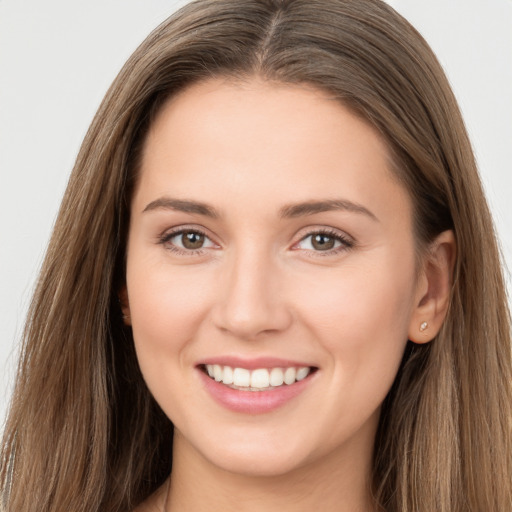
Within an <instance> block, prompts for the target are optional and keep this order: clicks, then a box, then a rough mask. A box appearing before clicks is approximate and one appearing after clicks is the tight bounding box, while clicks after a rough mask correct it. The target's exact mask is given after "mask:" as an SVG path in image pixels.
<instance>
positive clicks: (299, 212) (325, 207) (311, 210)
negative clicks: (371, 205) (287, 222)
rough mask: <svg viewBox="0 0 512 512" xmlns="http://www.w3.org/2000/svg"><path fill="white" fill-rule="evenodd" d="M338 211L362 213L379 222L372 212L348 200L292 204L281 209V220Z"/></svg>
mask: <svg viewBox="0 0 512 512" xmlns="http://www.w3.org/2000/svg"><path fill="white" fill-rule="evenodd" d="M336 210H343V211H347V212H352V213H360V214H363V215H366V216H368V217H370V218H371V219H372V220H375V221H378V219H377V217H376V216H375V214H374V213H372V212H371V211H370V210H368V209H367V208H365V207H364V206H362V205H360V204H357V203H353V202H352V201H348V200H346V199H327V200H324V201H306V202H304V203H297V204H291V205H287V206H284V207H283V208H281V210H280V213H279V214H280V217H281V218H296V217H303V216H307V215H315V214H316V213H322V212H329V211H336Z"/></svg>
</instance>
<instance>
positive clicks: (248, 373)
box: [204, 364, 313, 391]
mask: <svg viewBox="0 0 512 512" xmlns="http://www.w3.org/2000/svg"><path fill="white" fill-rule="evenodd" d="M204 369H205V371H206V373H207V374H208V375H209V376H210V378H211V379H213V380H215V381H216V382H219V383H222V384H225V385H226V386H229V387H230V388H232V389H236V390H240V391H269V390H272V389H276V388H279V387H282V386H290V385H292V384H294V383H295V382H298V381H301V380H303V379H305V378H306V377H307V376H308V375H309V374H310V373H311V371H312V370H313V368H311V367H309V366H300V367H294V366H290V367H287V368H256V369H254V370H249V369H247V368H238V367H232V366H223V365H220V364H207V365H204Z"/></svg>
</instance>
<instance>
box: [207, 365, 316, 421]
mask: <svg viewBox="0 0 512 512" xmlns="http://www.w3.org/2000/svg"><path fill="white" fill-rule="evenodd" d="M198 371H199V373H200V376H201V378H202V380H203V384H204V386H205V388H206V390H207V391H208V393H209V394H210V395H211V396H212V398H213V399H214V400H215V401H216V402H217V403H218V404H220V405H222V406H223V407H225V408H226V409H229V410H231V411H234V412H239V413H244V414H263V413H266V412H271V411H274V410H275V409H278V408H279V407H282V406H283V405H285V404H286V403H288V402H289V401H290V400H292V399H293V398H295V397H296V396H297V395H299V394H300V393H302V391H304V390H305V389H306V387H307V386H308V385H309V384H310V382H311V376H312V375H311V374H310V375H308V377H306V378H305V379H303V380H300V381H297V382H295V383H293V384H290V385H286V384H285V385H283V386H279V387H276V388H275V389H270V390H268V391H241V390H239V389H233V388H230V387H229V386H226V385H225V384H222V383H220V382H217V381H216V380H214V379H212V378H211V377H209V376H208V375H206V374H205V373H204V372H203V371H202V370H200V369H198Z"/></svg>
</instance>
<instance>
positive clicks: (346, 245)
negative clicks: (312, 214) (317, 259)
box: [292, 226, 356, 256]
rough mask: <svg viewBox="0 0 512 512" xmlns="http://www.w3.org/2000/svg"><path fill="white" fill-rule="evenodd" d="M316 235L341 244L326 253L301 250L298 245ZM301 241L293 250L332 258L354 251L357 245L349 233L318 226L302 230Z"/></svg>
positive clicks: (295, 244)
mask: <svg viewBox="0 0 512 512" xmlns="http://www.w3.org/2000/svg"><path fill="white" fill-rule="evenodd" d="M314 235H325V236H328V237H331V238H334V239H335V240H336V241H337V242H339V243H340V245H338V246H337V247H334V248H332V249H327V250H324V251H321V250H315V249H300V248H299V247H298V245H299V244H300V243H301V242H303V241H304V240H306V239H307V238H309V237H312V236H314ZM299 236H300V239H299V240H298V241H297V242H295V243H294V244H293V246H292V249H293V250H303V251H307V252H309V253H311V254H314V255H315V256H330V255H335V254H338V253H341V252H344V251H347V250H350V249H352V248H353V247H354V246H355V245H356V241H355V240H354V238H353V237H352V236H350V235H348V234H347V233H345V232H343V231H340V230H338V229H335V228H332V227H328V226H318V227H309V228H307V230H302V233H301V234H299Z"/></svg>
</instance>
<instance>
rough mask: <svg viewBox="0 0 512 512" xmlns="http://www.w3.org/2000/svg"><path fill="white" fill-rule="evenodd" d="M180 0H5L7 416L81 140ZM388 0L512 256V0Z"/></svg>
mask: <svg viewBox="0 0 512 512" xmlns="http://www.w3.org/2000/svg"><path fill="white" fill-rule="evenodd" d="M184 3H186V1H171V0H167V1H165V0H107V1H106V0H89V1H88V2H78V1H70V0H45V1H44V2H42V1H40V0H0V235H1V236H0V425H1V423H2V421H3V418H4V417H5V410H6V407H7V403H8V399H9V395H10V391H11V387H12V382H13V379H14V373H15V367H16V360H17V349H18V346H19V340H20V336H21V332H22V328H23V323H24V318H25V314H26V310H27V306H28V303H29V301H30V297H31V293H32V290H33V287H34V283H35V279H36V277H37V272H38V268H39V266H40V264H41V262H42V258H43V255H44V250H45V247H46V244H47V242H48V239H49V236H50V233H51V229H52V225H53V222H54V220H55V216H56V213H57V209H58V206H59V203H60V200H61V197H62V194H63V192H64V189H65V186H66V182H67V179H68V176H69V173H70V171H71V168H72V166H73V162H74V159H75V157H76V154H77V152H78V148H79V145H80V143H81V140H82V138H83V136H84V135H85V132H86V130H87V127H88V125H89V123H90V121H91V120H92V117H93V115H94V113H95V111H96V109H97V107H98V105H99V103H100V101H101V99H102V97H103V95H104V93H105V92H106V90H107V88H108V86H109V85H110V83H111V82H112V80H113V79H114V77H115V75H116V74H117V72H118V71H119V69H120V68H121V66H122V64H123V63H124V61H125V60H126V59H127V57H128V56H129V55H130V54H131V53H132V51H133V50H134V49H135V48H136V47H137V46H138V44H139V43H140V42H141V41H142V40H143V39H144V37H145V36H146V35H147V34H148V33H149V32H150V30H151V29H152V28H154V27H155V26H156V25H157V24H158V23H160V22H161V21H163V20H164V19H165V18H166V17H167V16H168V15H169V14H171V13H172V12H173V11H174V10H176V9H177V8H178V7H179V6H181V5H183V4H184ZM389 3H390V4H391V5H392V6H393V7H395V8H396V9H397V10H398V11H399V12H400V13H402V14H403V15H404V16H405V17H406V18H407V19H409V21H411V22H412V24H413V25H415V26H416V28H418V29H419V31H420V32H421V33H422V34H423V35H424V37H425V38H426V39H427V41H428V42H429V43H430V44H431V46H432V47H433V49H434V51H435V52H436V53H437V55H438V57H439V59H440V61H441V63H442V64H443V66H444V67H445V70H446V72H447V74H448V77H449V79H450V81H451V83H452V86H453V88H454V91H455V94H456V96H457V98H458V100H459V103H460V105H461V107H462V111H463V113H464V117H465V120H466V124H467V127H468V130H469V133H470V137H471V139H472V141H473V144H474V147H475V151H476V155H477V159H478V162H479V166H480V171H481V175H482V178H483V182H484V185H485V188H486V191H487V195H488V199H489V201H490V204H491V208H492V210H493V213H494V216H495V220H496V224H497V228H498V233H499V235H500V238H501V242H502V247H503V254H504V259H505V260H506V261H507V262H508V265H509V267H510V266H511V265H512V206H511V198H510V193H511V192H512V173H511V162H512V0H430V1H429V2H426V1H425V0H394V1H393V0H389ZM508 282H509V289H510V276H508ZM0 430H1V428H0Z"/></svg>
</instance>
